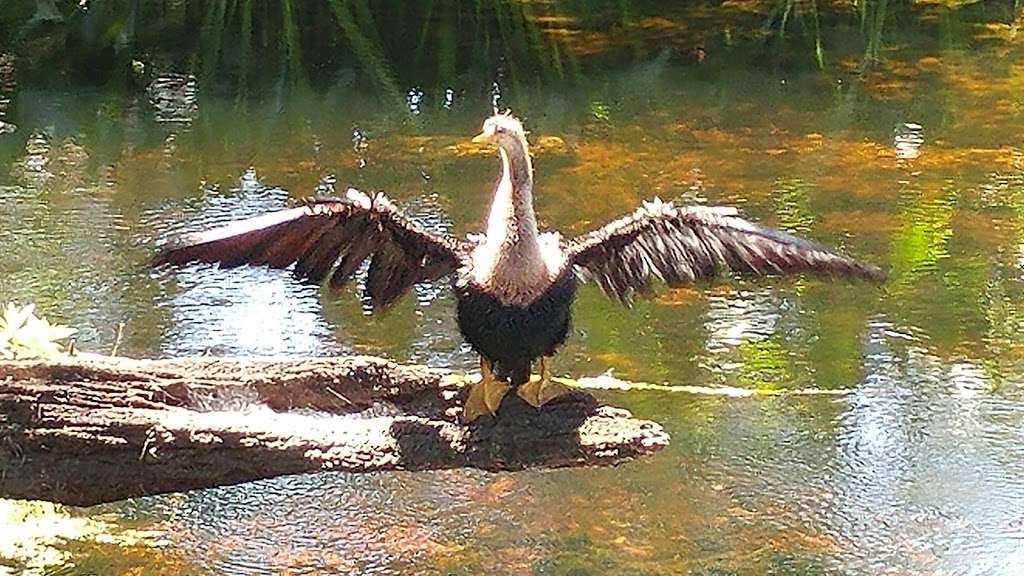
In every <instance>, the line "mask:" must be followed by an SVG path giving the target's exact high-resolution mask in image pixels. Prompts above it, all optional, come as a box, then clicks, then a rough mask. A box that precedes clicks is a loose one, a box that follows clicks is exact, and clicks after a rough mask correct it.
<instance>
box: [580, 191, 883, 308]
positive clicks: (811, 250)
mask: <svg viewBox="0 0 1024 576" xmlns="http://www.w3.org/2000/svg"><path fill="white" fill-rule="evenodd" d="M567 252H568V256H569V261H570V262H571V264H572V265H574V266H575V267H576V270H577V273H578V274H579V276H580V277H581V278H583V279H584V280H594V281H596V282H597V284H598V285H599V286H600V287H601V289H602V290H604V292H605V293H606V294H608V295H609V296H611V297H614V298H617V299H619V300H620V301H622V302H623V303H626V304H628V303H629V302H630V300H631V298H632V296H633V294H634V293H635V292H640V293H647V292H649V291H650V289H651V281H652V279H653V278H658V279H661V280H662V281H664V282H665V283H667V284H668V285H669V286H680V285H684V284H689V283H691V282H694V281H695V280H697V279H701V278H711V277H714V276H717V275H718V274H719V272H720V271H721V269H722V268H728V269H730V270H733V271H735V272H739V273H742V274H753V275H767V274H793V273H800V272H815V273H823V274H829V275H833V276H849V277H857V278H865V279H869V280H876V281H877V280H881V279H883V278H884V274H883V273H882V272H881V271H880V270H879V269H878V268H876V267H874V266H871V265H868V264H862V263H859V262H857V261H855V260H852V259H850V258H848V257H846V256H843V255H842V254H839V253H838V252H835V251H834V250H831V249H829V248H827V247H825V246H823V245H821V244H818V243H816V242H812V241H810V240H805V239H803V238H798V237H796V236H793V235H791V234H787V233H785V232H781V231H778V230H773V229H770V228H766V227H763V226H758V225H756V224H753V223H751V222H748V221H747V220H744V219H743V218H740V216H739V213H738V212H737V211H736V210H735V209H734V208H726V207H705V206H685V207H684V206H675V205H674V204H672V203H665V202H661V201H660V200H655V201H653V202H644V205H643V206H642V207H641V208H639V209H637V211H636V212H634V213H633V214H631V215H629V216H626V217H624V218H621V219H619V220H616V221H614V222H611V223H610V224H608V225H606V226H604V227H603V228H600V229H598V230H595V231H593V232H590V233H589V234H585V235H583V236H580V237H579V238H576V239H575V240H574V241H573V242H572V243H571V244H570V245H569V246H568V248H567Z"/></svg>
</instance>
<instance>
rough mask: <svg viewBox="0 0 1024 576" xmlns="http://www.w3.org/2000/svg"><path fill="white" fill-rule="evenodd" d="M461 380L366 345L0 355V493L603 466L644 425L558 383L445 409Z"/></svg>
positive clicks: (460, 398)
mask: <svg viewBox="0 0 1024 576" xmlns="http://www.w3.org/2000/svg"><path fill="white" fill-rule="evenodd" d="M465 396H466V380H465V378H463V377H459V376H458V375H455V374H452V373H450V372H446V371H443V370H436V369H430V368H426V367H422V366H403V365H399V364H395V363H393V362H389V361H387V360H382V359H379V358H372V357H349V358H303V359H226V358H189V359H179V360H133V359H128V358H106V357H101V356H92V355H89V356H74V357H66V358H63V359H60V360H55V361H7V362H0V497H6V498H29V499H42V500H50V501H54V502H61V503H65V504H73V505H91V504H97V503H101V502H109V501H113V500H119V499H123V498H128V497H132V496H140V495H147V494H159V493H165V492H177V491H183V490H189V489H195V488H205V487H211V486H222V485H228V484H235V483H240V482H245V481H250V480H256V479H260V478H269V477H273V476H279V475H284V474H297V473H305V472H314V471H322V470H346V471H352V472H369V471H377V470H399V469H401V470H429V469H441V468H458V467H475V468H482V469H485V470H521V469H524V468H529V467H564V466H587V465H613V464H618V463H620V462H623V461H626V460H629V459H631V458H634V457H637V456H641V455H644V454H650V453H652V452H655V451H657V450H659V449H661V448H663V447H664V446H666V445H667V443H668V436H667V434H665V432H664V431H663V430H662V429H661V427H660V426H658V425H657V424H654V423H652V422H646V421H640V420H636V419H634V418H632V416H631V415H630V414H629V413H628V412H627V411H625V410H621V409H616V408H610V407H607V406H601V405H599V404H598V403H597V401H596V400H594V398H593V397H591V396H590V395H588V394H585V393H583V392H574V393H572V394H570V395H567V396H565V397H563V398H559V399H558V400H556V401H554V402H552V403H549V404H548V405H546V406H544V408H542V409H540V410H537V409H534V408H532V407H530V406H528V405H526V404H525V403H524V402H522V401H521V400H520V399H519V398H518V397H517V396H515V395H514V394H510V395H509V396H507V397H506V400H505V402H504V404H503V405H502V408H501V410H500V411H499V413H498V415H497V417H495V418H491V417H483V418H481V419H479V420H478V421H477V422H474V423H473V424H471V425H463V424H462V423H460V421H459V416H460V414H461V412H462V408H463V402H464V400H465Z"/></svg>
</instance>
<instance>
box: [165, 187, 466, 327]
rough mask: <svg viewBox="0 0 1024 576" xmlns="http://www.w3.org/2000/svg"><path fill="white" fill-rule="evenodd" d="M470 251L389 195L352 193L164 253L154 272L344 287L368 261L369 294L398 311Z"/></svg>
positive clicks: (204, 235)
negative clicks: (185, 268) (261, 272)
mask: <svg viewBox="0 0 1024 576" xmlns="http://www.w3.org/2000/svg"><path fill="white" fill-rule="evenodd" d="M469 249H470V247H469V246H468V245H467V244H466V243H464V242H460V241H459V240H456V239H455V238H452V237H449V236H446V235H438V234H433V233H431V232H428V231H426V230H424V229H423V228H422V227H420V226H418V225H417V224H415V223H414V222H412V221H410V220H409V219H408V218H406V217H404V216H403V215H402V214H401V212H399V210H398V209H397V208H395V206H394V205H393V204H392V203H391V201H390V200H388V199H387V197H385V196H384V195H383V194H380V193H378V194H375V195H373V196H369V195H366V194H364V193H362V192H359V191H358V190H353V189H349V190H348V192H347V193H346V195H345V197H343V198H312V199H309V200H307V202H306V205H305V206H301V207H298V208H291V209H288V210H281V211H279V212H273V213H271V214H266V215H263V216H257V217H255V218H250V219H247V220H242V221H239V222H234V223H232V224H228V225H226V226H223V227H221V228H217V229H214V230H209V231H206V232H199V233H196V234H190V235H187V236H185V237H183V238H181V239H179V240H177V241H174V242H172V243H170V244H169V245H167V246H166V247H164V248H163V250H161V252H160V253H159V254H158V255H157V256H156V258H154V260H153V263H154V265H159V264H183V263H185V262H192V261H196V262H217V263H219V264H220V265H221V266H226V267H230V266H239V265H242V264H253V265H266V266H270V267H272V268H287V267H288V266H290V265H292V264H293V263H294V264H295V270H294V271H295V274H296V275H298V276H301V277H303V278H307V279H309V280H311V281H313V282H318V283H319V282H322V281H323V280H324V278H326V277H327V275H328V274H330V284H331V286H332V287H335V288H336V287H340V286H342V285H343V284H344V283H345V282H346V281H347V280H348V279H349V278H350V277H351V276H352V274H353V273H354V272H355V271H356V270H357V269H358V268H359V265H360V264H362V263H363V261H364V260H366V259H367V258H369V259H370V266H369V268H368V269H367V276H366V293H367V295H368V296H369V297H370V300H371V302H372V303H373V305H374V306H377V307H386V306H388V305H390V304H393V303H394V302H395V301H396V300H398V298H399V297H400V296H401V295H402V294H403V293H404V292H405V291H406V290H407V289H408V288H409V287H411V286H412V285H413V284H415V283H417V282H422V281H425V280H436V279H438V278H441V277H443V276H446V275H448V274H450V273H452V272H454V271H455V270H456V269H457V268H458V267H459V266H460V265H461V263H462V259H463V258H464V257H465V256H466V254H467V253H468V251H469Z"/></svg>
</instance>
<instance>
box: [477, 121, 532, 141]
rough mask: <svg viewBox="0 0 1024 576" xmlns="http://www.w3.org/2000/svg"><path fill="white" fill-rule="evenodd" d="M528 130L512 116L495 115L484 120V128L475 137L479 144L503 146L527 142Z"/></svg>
mask: <svg viewBox="0 0 1024 576" xmlns="http://www.w3.org/2000/svg"><path fill="white" fill-rule="evenodd" d="M525 141H526V130H524V129H523V124H522V123H521V122H520V121H519V120H518V119H516V118H515V117H514V116H512V115H511V114H495V115H494V116H491V117H490V118H488V119H487V120H484V127H483V129H482V130H480V133H479V134H477V135H476V136H475V137H473V142H476V143H478V144H486V143H490V144H494V145H496V146H503V145H505V144H506V143H508V144H511V143H513V142H525Z"/></svg>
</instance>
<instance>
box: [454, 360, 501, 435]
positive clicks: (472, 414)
mask: <svg viewBox="0 0 1024 576" xmlns="http://www.w3.org/2000/svg"><path fill="white" fill-rule="evenodd" d="M492 366H493V365H492V363H491V362H490V361H488V360H485V359H483V358H481V359H480V375H481V378H480V381H479V382H477V383H476V384H473V385H472V386H470V388H469V396H467V397H466V406H465V408H463V410H462V421H463V422H465V423H469V422H472V421H474V420H476V419H477V418H479V417H481V416H483V415H485V414H489V415H492V416H493V415H494V413H495V412H497V411H498V407H499V406H501V401H502V399H504V398H505V394H508V391H509V388H511V386H509V385H508V384H507V383H505V382H502V381H500V380H498V379H497V378H496V377H495V376H494V372H493V370H492Z"/></svg>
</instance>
